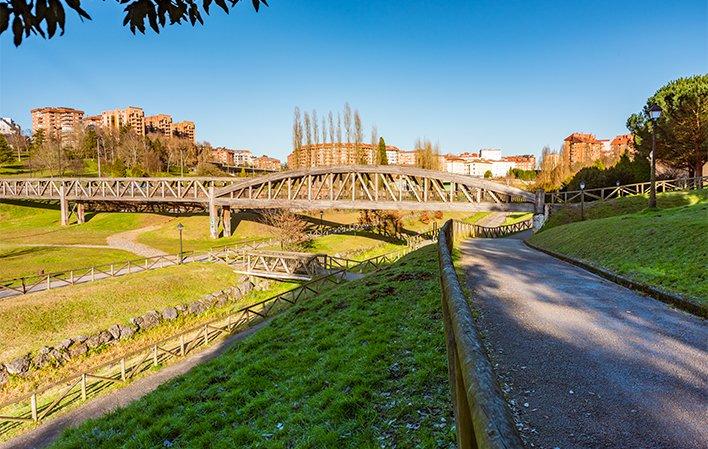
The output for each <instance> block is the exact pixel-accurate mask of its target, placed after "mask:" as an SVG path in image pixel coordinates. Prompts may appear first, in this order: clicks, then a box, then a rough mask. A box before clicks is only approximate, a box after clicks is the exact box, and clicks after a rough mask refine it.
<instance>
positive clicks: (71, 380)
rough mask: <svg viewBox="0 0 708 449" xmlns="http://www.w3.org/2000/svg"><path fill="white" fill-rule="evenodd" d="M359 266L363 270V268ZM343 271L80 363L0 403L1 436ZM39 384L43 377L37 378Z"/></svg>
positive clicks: (244, 323) (235, 328)
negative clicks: (93, 362)
mask: <svg viewBox="0 0 708 449" xmlns="http://www.w3.org/2000/svg"><path fill="white" fill-rule="evenodd" d="M407 252H408V251H401V252H397V253H396V255H393V254H391V255H384V256H378V257H374V258H372V259H368V260H365V261H359V262H357V264H356V265H351V266H350V267H349V268H350V269H353V270H357V269H358V268H357V266H362V267H366V270H370V269H371V268H372V267H375V268H376V269H378V268H381V267H383V266H385V265H388V264H389V263H391V262H393V261H395V260H396V259H397V258H400V257H402V256H403V255H405V254H406V253H407ZM362 270H364V269H363V268H362ZM346 280H347V278H346V270H344V269H339V270H335V271H333V272H332V273H329V274H327V275H325V276H321V277H319V278H317V279H313V280H312V281H309V282H305V283H303V284H301V285H299V286H297V287H295V288H293V289H291V290H288V291H285V292H283V293H279V294H277V295H274V296H272V297H270V298H268V299H264V300H263V301H259V302H257V303H255V304H250V305H248V306H245V307H242V308H239V309H237V310H234V311H232V312H229V313H228V314H226V315H223V316H220V317H218V318H214V319H212V320H210V321H207V322H205V323H201V324H199V325H197V326H194V327H191V328H189V329H187V330H184V331H181V332H179V333H176V334H174V335H170V336H169V337H167V338H164V339H162V340H160V341H158V342H154V343H150V344H148V345H145V346H142V347H140V348H139V349H135V350H133V351H130V352H127V353H125V354H123V355H121V356H119V357H116V358H114V359H112V360H110V361H108V362H104V363H101V364H99V365H96V366H84V367H81V368H80V369H79V370H78V371H77V372H75V373H74V374H72V375H69V376H67V377H65V378H63V379H61V380H59V381H56V382H52V383H51V384H49V385H46V386H44V387H41V388H38V389H37V390H35V391H34V392H32V393H31V394H25V395H20V396H18V397H15V398H12V399H9V400H8V401H6V402H4V403H2V404H0V435H2V434H5V433H7V432H10V431H12V430H14V429H16V428H17V427H18V426H21V425H23V424H25V423H38V422H41V421H43V420H45V419H47V418H49V417H51V416H53V415H56V414H57V413H59V412H61V411H62V410H64V409H66V408H67V407H72V406H75V405H76V404H79V403H82V402H85V401H87V400H88V399H89V398H92V397H95V396H98V395H100V394H101V393H102V392H103V391H104V390H106V389H107V388H110V387H111V386H113V385H116V384H126V383H128V382H130V381H132V380H133V379H135V378H136V377H137V376H139V375H140V374H143V373H145V372H147V371H149V370H151V369H154V368H155V367H159V366H160V365H162V364H164V363H166V362H168V361H170V360H172V359H180V358H184V356H186V355H188V354H190V353H193V352H194V351H195V350H197V349H198V348H203V347H206V346H208V345H209V344H210V343H214V342H215V341H216V340H217V339H219V338H220V337H227V336H229V335H232V334H234V333H236V332H240V331H243V330H245V329H247V328H250V327H252V326H253V325H254V324H256V323H259V322H261V321H263V320H266V319H268V318H270V317H272V316H274V315H275V314H277V313H278V312H280V311H282V310H284V309H286V308H288V307H290V306H292V305H295V304H297V303H299V302H302V301H304V300H307V299H310V298H312V297H314V296H317V295H319V294H320V293H322V292H324V291H325V290H326V289H328V288H331V287H335V286H337V285H339V284H341V283H343V282H346ZM40 382H41V380H40Z"/></svg>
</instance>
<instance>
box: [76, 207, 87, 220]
mask: <svg viewBox="0 0 708 449" xmlns="http://www.w3.org/2000/svg"><path fill="white" fill-rule="evenodd" d="M76 222H77V223H79V224H82V223H86V205H85V204H84V203H76Z"/></svg>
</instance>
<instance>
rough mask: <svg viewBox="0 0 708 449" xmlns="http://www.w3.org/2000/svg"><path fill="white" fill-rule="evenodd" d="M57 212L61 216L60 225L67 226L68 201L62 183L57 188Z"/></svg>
mask: <svg viewBox="0 0 708 449" xmlns="http://www.w3.org/2000/svg"><path fill="white" fill-rule="evenodd" d="M59 210H60V214H61V225H62V226H67V225H68V224H69V200H67V199H66V191H65V190H64V183H62V184H61V185H60V186H59Z"/></svg>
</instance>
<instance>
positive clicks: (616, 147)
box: [610, 134, 634, 157]
mask: <svg viewBox="0 0 708 449" xmlns="http://www.w3.org/2000/svg"><path fill="white" fill-rule="evenodd" d="M610 149H611V151H612V154H613V155H614V156H616V157H620V156H622V155H623V154H624V153H629V154H632V153H633V152H634V136H633V135H632V134H622V135H619V136H616V137H615V138H614V139H612V142H610Z"/></svg>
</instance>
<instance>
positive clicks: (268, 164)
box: [253, 154, 281, 171]
mask: <svg viewBox="0 0 708 449" xmlns="http://www.w3.org/2000/svg"><path fill="white" fill-rule="evenodd" d="M280 166H281V164H280V160H279V159H276V158H274V157H269V156H266V155H265V154H264V155H262V156H258V157H257V158H254V159H253V167H254V168H258V169H260V170H275V171H277V170H280Z"/></svg>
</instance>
